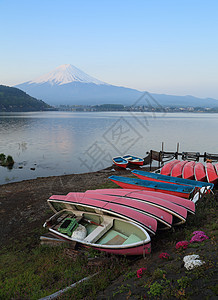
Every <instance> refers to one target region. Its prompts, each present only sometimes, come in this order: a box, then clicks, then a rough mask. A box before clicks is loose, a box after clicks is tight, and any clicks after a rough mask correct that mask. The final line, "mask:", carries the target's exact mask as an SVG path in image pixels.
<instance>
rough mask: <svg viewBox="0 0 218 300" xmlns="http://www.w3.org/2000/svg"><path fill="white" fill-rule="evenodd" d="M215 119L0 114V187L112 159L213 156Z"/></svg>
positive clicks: (216, 146)
mask: <svg viewBox="0 0 218 300" xmlns="http://www.w3.org/2000/svg"><path fill="white" fill-rule="evenodd" d="M217 128H218V114H193V113H144V112H143V113H139V112H137V113H136V112H134V113H130V112H82V113H79V112H31V113H4V114H3V113H2V114H0V153H5V154H6V155H12V156H13V158H14V160H15V165H14V167H13V169H12V170H8V169H7V168H5V167H1V166H0V184H4V183H9V182H14V181H21V180H24V179H33V178H36V177H44V176H53V175H63V174H72V173H84V172H92V171H97V170H100V169H103V168H105V167H108V166H111V165H112V160H111V158H112V157H113V156H118V155H124V154H133V155H137V156H141V157H145V156H146V152H147V151H150V150H151V149H152V150H157V151H159V150H161V143H162V142H164V150H165V151H176V147H177V143H178V142H179V143H180V149H179V150H180V151H181V152H182V151H195V152H200V153H201V154H203V153H204V152H209V153H217V152H218V141H217V138H216V130H217Z"/></svg>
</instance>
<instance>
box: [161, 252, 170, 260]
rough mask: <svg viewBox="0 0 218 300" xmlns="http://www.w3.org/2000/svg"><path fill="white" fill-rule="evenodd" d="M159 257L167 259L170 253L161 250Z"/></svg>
mask: <svg viewBox="0 0 218 300" xmlns="http://www.w3.org/2000/svg"><path fill="white" fill-rule="evenodd" d="M159 257H160V258H162V259H169V257H170V255H169V254H168V253H166V252H163V253H161V254H160V255H159Z"/></svg>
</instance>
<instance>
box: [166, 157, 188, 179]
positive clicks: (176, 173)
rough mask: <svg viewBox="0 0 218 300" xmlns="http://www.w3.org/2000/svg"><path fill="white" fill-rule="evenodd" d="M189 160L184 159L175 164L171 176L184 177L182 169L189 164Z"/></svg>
mask: <svg viewBox="0 0 218 300" xmlns="http://www.w3.org/2000/svg"><path fill="white" fill-rule="evenodd" d="M187 162H188V161H187V160H183V161H180V162H178V164H175V165H174V166H173V168H172V170H171V173H170V176H172V177H182V170H183V167H184V165H185V164H187Z"/></svg>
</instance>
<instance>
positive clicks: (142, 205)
mask: <svg viewBox="0 0 218 300" xmlns="http://www.w3.org/2000/svg"><path fill="white" fill-rule="evenodd" d="M48 203H49V205H50V207H51V208H52V210H53V211H54V213H55V214H54V215H53V216H52V217H51V218H50V219H49V220H47V221H46V223H45V225H46V226H48V227H49V230H50V232H51V233H52V234H55V235H56V236H58V237H59V238H61V239H66V240H69V241H76V242H77V243H79V244H81V245H83V246H84V247H92V248H94V249H97V250H100V251H104V252H108V253H113V254H121V255H142V254H148V253H150V251H151V238H150V236H153V235H155V234H156V231H157V230H163V229H170V228H171V227H172V226H175V225H180V224H183V223H184V222H186V219H187V216H188V214H189V213H192V214H194V213H195V204H194V203H193V202H192V201H190V200H186V199H183V198H179V197H176V196H173V195H165V194H163V193H158V192H149V191H139V190H133V189H131V190H129V189H98V190H88V191H86V192H85V193H77V192H72V193H69V194H67V195H66V196H65V195H53V196H51V197H50V198H49V199H48ZM65 214H66V216H64V215H65ZM69 215H70V218H73V219H75V220H77V221H78V223H80V224H82V226H85V227H86V228H87V233H86V235H85V236H84V237H83V238H75V237H73V235H72V236H69V235H67V234H66V233H63V232H60V231H59V230H58V228H59V227H60V226H61V224H62V223H63V222H64V221H66V220H67V221H68V222H69V219H70V218H69ZM61 218H62V220H61V222H60V221H58V220H59V219H61ZM89 223H92V224H91V225H89ZM93 224H94V225H93ZM62 226H63V225H62ZM90 226H92V227H93V226H94V228H91V227H90Z"/></svg>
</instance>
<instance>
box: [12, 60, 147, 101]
mask: <svg viewBox="0 0 218 300" xmlns="http://www.w3.org/2000/svg"><path fill="white" fill-rule="evenodd" d="M16 87H17V88H19V89H21V90H23V91H25V92H26V93H28V94H30V95H34V97H36V98H38V99H43V101H45V102H47V103H48V104H51V105H60V104H64V105H74V104H76V105H79V104H80V105H96V104H105V103H111V104H115V103H119V104H120V103H125V104H128V103H133V102H134V101H135V99H137V98H138V97H139V96H140V95H141V94H142V93H141V92H139V91H137V90H134V89H129V88H124V87H118V86H114V85H110V84H107V83H106V82H103V81H100V80H98V79H96V78H94V77H92V76H89V75H88V74H86V73H85V72H83V71H81V70H80V69H78V68H76V67H74V66H73V65H69V64H66V65H61V66H59V67H58V68H56V69H55V70H53V71H52V72H50V73H47V74H45V75H43V76H40V77H38V78H36V79H34V80H31V81H27V82H24V83H22V84H19V85H16Z"/></svg>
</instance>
